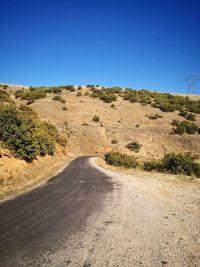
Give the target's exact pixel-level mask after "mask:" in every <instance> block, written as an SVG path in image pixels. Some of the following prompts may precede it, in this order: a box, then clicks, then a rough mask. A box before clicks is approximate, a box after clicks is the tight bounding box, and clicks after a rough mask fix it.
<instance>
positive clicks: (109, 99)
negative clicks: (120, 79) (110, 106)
mask: <svg viewBox="0 0 200 267" xmlns="http://www.w3.org/2000/svg"><path fill="white" fill-rule="evenodd" d="M100 99H101V100H103V101H104V102H105V103H111V102H113V101H116V100H117V96H116V95H112V94H104V95H102V96H100Z"/></svg>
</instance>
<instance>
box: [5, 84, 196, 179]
mask: <svg viewBox="0 0 200 267" xmlns="http://www.w3.org/2000/svg"><path fill="white" fill-rule="evenodd" d="M0 89H1V90H2V91H5V92H8V93H10V98H11V101H12V104H15V105H16V106H18V107H19V106H20V105H22V104H23V105H26V104H27V103H28V107H31V108H32V110H33V111H35V112H37V114H38V117H39V119H41V120H42V121H48V122H50V123H52V124H53V125H55V126H56V128H57V129H58V132H59V133H61V134H63V135H64V136H65V137H66V138H67V141H68V142H67V145H66V147H65V148H61V147H59V146H58V147H57V150H56V153H55V155H54V156H53V158H54V157H55V159H56V160H55V163H56V162H57V161H60V160H59V157H60V158H61V157H62V158H65V157H68V158H71V157H76V156H79V155H96V154H99V155H104V154H105V153H106V152H108V151H110V150H114V151H119V152H122V153H126V154H129V155H135V156H136V157H137V159H138V160H139V161H140V162H143V161H146V160H151V159H159V158H161V157H163V156H164V155H165V154H166V153H169V152H175V153H185V152H191V153H192V154H194V155H198V154H200V134H198V128H197V130H195V131H196V133H194V134H188V133H186V132H185V133H181V135H180V134H177V133H175V132H174V130H173V128H174V127H173V126H172V124H171V123H172V121H173V120H177V121H179V122H181V121H189V122H190V123H195V125H197V127H200V114H199V113H200V112H199V110H200V97H198V96H192V97H191V98H190V97H189V98H188V97H187V98H185V97H183V96H179V97H178V98H177V99H174V98H172V99H171V96H172V95H169V94H166V95H163V94H159V93H158V94H156V93H152V94H153V98H152V95H151V92H148V91H144V90H142V91H141V92H139V94H138V95H137V92H136V93H135V92H134V95H133V94H132V93H131V90H127V91H126V90H124V89H119V88H112V89H111V91H109V92H111V93H107V92H108V91H107V90H109V89H105V88H99V87H98V88H97V87H94V86H89V87H85V86H82V87H79V88H78V87H77V86H75V87H73V86H64V87H63V88H60V87H56V88H55V87H54V88H53V87H52V88H31V91H30V92H31V93H30V94H29V90H28V87H22V86H15V85H9V86H1V88H0ZM104 90H105V92H106V93H104ZM41 91H42V93H41ZM44 91H45V92H46V93H45V95H43V93H44ZM101 91H102V92H103V93H101ZM33 94H34V96H33ZM105 94H108V97H107V95H106V97H105ZM163 96H165V99H164V100H163V99H162V97H163ZM135 97H137V99H135ZM52 98H54V100H52ZM152 99H153V100H152ZM166 99H169V101H171V102H165V101H166ZM56 100H57V101H56ZM152 101H154V102H152ZM167 101H168V100H167ZM176 101H178V102H177V103H175V102H176ZM190 101H191V102H190ZM106 102H109V103H106ZM182 103H183V104H182ZM183 106H184V107H185V108H186V109H187V111H184V112H185V113H184V112H183V111H182V108H183ZM177 107H178V108H177ZM168 109H169V110H168ZM177 109H179V110H177ZM162 110H163V111H162ZM180 110H181V111H180ZM166 111H167V112H166ZM180 112H182V113H183V114H182V115H181V116H180V115H178V114H179V113H180ZM186 113H187V115H188V114H193V116H194V117H195V119H194V121H193V122H191V121H190V120H188V119H187V120H186V118H185V117H186V116H185V114H186ZM183 115H184V116H185V117H184V116H183ZM94 116H97V118H99V121H98V119H97V120H96V121H95V120H93V117H94ZM192 120H193V118H192ZM181 127H182V126H181ZM133 141H136V142H138V143H139V144H140V145H141V149H140V150H139V152H138V153H136V152H134V151H131V150H129V149H128V148H127V147H126V146H127V144H128V143H130V142H133ZM57 151H59V153H57ZM57 154H58V155H60V156H58V157H57ZM47 158H48V157H47ZM53 158H52V157H51V161H52V162H53ZM0 161H1V166H0V168H1V169H0V175H1V177H0V178H2V179H3V178H5V175H4V174H5V172H6V173H9V172H11V169H12V168H13V167H11V165H12V166H16V169H18V166H22V169H23V170H26V169H27V168H30V166H32V165H33V164H32V163H31V164H28V165H27V163H24V161H22V160H19V159H14V158H13V157H12V155H11V156H10V157H8V156H7V155H6V156H4V155H3V153H2V157H1V158H0ZM11 161H13V162H15V164H14V165H13V164H11ZM17 162H18V163H17ZM35 162H37V161H34V164H36V163H35ZM36 165H37V164H36ZM60 165H61V164H60ZM27 166H28V167H27ZM20 168H21V167H20ZM20 168H19V169H20ZM18 172H19V171H18ZM12 176H15V172H14V173H12ZM11 180H12V179H11Z"/></svg>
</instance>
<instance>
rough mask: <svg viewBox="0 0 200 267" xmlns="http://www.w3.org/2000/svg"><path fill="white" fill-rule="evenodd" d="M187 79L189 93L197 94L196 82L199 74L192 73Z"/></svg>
mask: <svg viewBox="0 0 200 267" xmlns="http://www.w3.org/2000/svg"><path fill="white" fill-rule="evenodd" d="M185 81H186V82H187V85H188V93H189V94H193V95H195V94H196V91H195V82H196V81H197V76H196V75H194V74H190V75H188V76H187V77H186V79H185Z"/></svg>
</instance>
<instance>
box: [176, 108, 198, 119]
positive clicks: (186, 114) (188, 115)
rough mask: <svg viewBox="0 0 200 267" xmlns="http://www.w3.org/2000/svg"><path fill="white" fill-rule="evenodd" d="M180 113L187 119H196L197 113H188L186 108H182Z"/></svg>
mask: <svg viewBox="0 0 200 267" xmlns="http://www.w3.org/2000/svg"><path fill="white" fill-rule="evenodd" d="M178 115H179V116H182V117H184V118H185V119H186V120H189V121H196V115H195V114H192V113H188V112H187V111H185V110H181V111H180V112H179V114H178Z"/></svg>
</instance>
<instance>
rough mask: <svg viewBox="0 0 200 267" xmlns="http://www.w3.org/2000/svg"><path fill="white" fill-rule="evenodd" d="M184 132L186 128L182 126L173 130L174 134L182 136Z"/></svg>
mask: <svg viewBox="0 0 200 267" xmlns="http://www.w3.org/2000/svg"><path fill="white" fill-rule="evenodd" d="M185 132H186V128H185V127H184V126H183V125H178V126H177V127H176V128H174V133H176V134H179V135H183V134H184V133H185Z"/></svg>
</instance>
